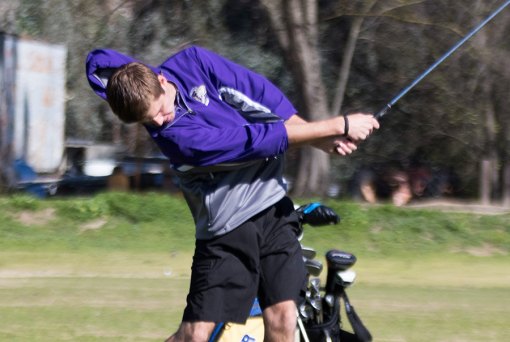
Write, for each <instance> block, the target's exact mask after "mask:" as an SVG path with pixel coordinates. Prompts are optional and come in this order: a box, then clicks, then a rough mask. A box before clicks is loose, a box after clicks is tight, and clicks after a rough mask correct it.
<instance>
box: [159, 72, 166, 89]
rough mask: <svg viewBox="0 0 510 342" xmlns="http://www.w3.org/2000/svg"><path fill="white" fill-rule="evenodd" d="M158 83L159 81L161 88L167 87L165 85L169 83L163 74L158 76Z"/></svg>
mask: <svg viewBox="0 0 510 342" xmlns="http://www.w3.org/2000/svg"><path fill="white" fill-rule="evenodd" d="M158 81H159V83H160V84H161V86H162V87H163V86H164V85H165V83H166V82H167V80H166V78H165V76H163V75H161V74H159V75H158Z"/></svg>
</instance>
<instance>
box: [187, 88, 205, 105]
mask: <svg viewBox="0 0 510 342" xmlns="http://www.w3.org/2000/svg"><path fill="white" fill-rule="evenodd" d="M190 96H191V97H192V98H193V99H195V100H197V101H198V102H202V103H203V104H204V105H206V106H207V105H208V104H209V96H207V89H206V88H205V85H204V84H202V85H199V86H198V87H193V89H191V92H190Z"/></svg>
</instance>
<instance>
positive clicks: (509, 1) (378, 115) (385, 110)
mask: <svg viewBox="0 0 510 342" xmlns="http://www.w3.org/2000/svg"><path fill="white" fill-rule="evenodd" d="M509 4H510V0H507V1H505V3H504V4H503V5H501V6H500V7H499V8H498V9H496V10H495V11H494V12H493V13H492V14H491V15H489V16H488V17H487V18H485V20H483V21H482V22H481V23H480V24H478V26H476V27H475V28H473V29H472V30H471V31H470V32H469V33H468V34H467V35H466V36H465V37H464V38H462V39H461V40H460V41H459V42H457V44H455V45H454V46H453V47H452V48H451V49H450V50H448V51H447V52H446V53H445V54H444V55H443V56H441V57H440V58H439V59H438V60H437V61H436V62H435V63H434V64H432V65H431V66H430V67H429V68H428V69H427V70H425V71H424V72H423V73H422V74H421V75H419V76H418V77H417V78H416V79H415V80H414V81H413V82H411V84H409V85H408V86H407V87H406V88H404V89H403V90H401V91H400V92H399V93H398V94H397V95H396V96H395V97H394V98H393V99H392V100H391V101H390V102H388V103H387V104H386V106H384V108H383V109H381V110H380V111H379V112H377V113H376V114H375V115H374V117H375V118H376V119H380V118H382V117H383V116H384V115H385V114H387V113H388V112H389V111H390V110H391V107H393V105H395V103H397V102H398V100H400V99H401V98H402V97H403V96H404V95H405V94H407V93H408V92H409V90H411V89H412V88H414V86H416V85H417V84H418V83H419V82H420V81H421V80H422V79H424V78H425V77H426V76H427V75H428V74H430V73H431V72H432V70H434V69H435V68H436V67H437V66H438V65H439V64H441V63H442V62H443V61H444V60H445V59H446V58H448V57H449V56H450V55H451V54H452V53H454V52H455V50H457V49H458V48H459V47H460V46H462V45H463V44H464V43H465V42H466V41H467V40H468V39H470V38H471V37H473V36H474V35H475V34H476V33H477V32H478V31H480V29H481V28H482V27H484V26H485V25H486V24H487V23H488V22H489V21H491V20H492V18H494V17H495V16H496V15H498V13H499V12H501V11H502V10H503V9H504V8H505V7H507V6H508V5H509Z"/></svg>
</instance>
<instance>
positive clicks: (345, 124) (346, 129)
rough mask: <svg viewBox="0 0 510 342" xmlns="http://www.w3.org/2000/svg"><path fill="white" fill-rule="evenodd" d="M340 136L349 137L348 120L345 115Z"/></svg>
mask: <svg viewBox="0 0 510 342" xmlns="http://www.w3.org/2000/svg"><path fill="white" fill-rule="evenodd" d="M342 136H344V137H348V136H349V118H348V116H347V115H344V134H343V135H342Z"/></svg>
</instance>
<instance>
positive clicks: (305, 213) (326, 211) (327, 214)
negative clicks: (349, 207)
mask: <svg viewBox="0 0 510 342" xmlns="http://www.w3.org/2000/svg"><path fill="white" fill-rule="evenodd" d="M296 211H297V213H298V215H299V218H300V221H301V223H302V224H305V223H307V224H309V225H311V226H325V225H328V224H337V223H338V222H340V216H338V214H337V213H335V211H334V210H333V209H331V208H329V207H327V206H325V205H322V204H321V203H319V202H314V203H309V204H305V205H302V206H300V207H299V208H297V209H296Z"/></svg>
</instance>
